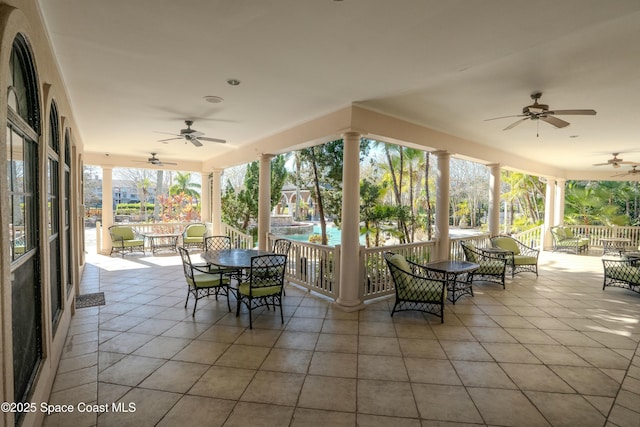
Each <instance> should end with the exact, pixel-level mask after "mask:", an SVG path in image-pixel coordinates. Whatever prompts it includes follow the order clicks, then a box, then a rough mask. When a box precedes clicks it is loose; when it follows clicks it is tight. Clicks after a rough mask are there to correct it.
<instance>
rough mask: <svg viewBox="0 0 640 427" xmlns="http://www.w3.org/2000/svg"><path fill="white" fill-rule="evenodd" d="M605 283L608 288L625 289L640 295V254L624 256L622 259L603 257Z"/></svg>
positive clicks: (634, 253)
mask: <svg viewBox="0 0 640 427" xmlns="http://www.w3.org/2000/svg"><path fill="white" fill-rule="evenodd" d="M602 266H603V267H604V283H603V284H602V290H604V288H606V287H607V286H611V287H616V288H625V289H629V290H631V291H633V292H637V293H640V253H638V252H633V253H626V254H622V256H621V257H620V258H612V257H603V258H602Z"/></svg>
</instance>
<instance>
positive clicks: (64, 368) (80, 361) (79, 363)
mask: <svg viewBox="0 0 640 427" xmlns="http://www.w3.org/2000/svg"><path fill="white" fill-rule="evenodd" d="M97 365H98V352H97V351H96V352H94V353H89V354H84V355H82V356H76V357H68V358H66V359H62V360H60V364H59V365H58V374H64V373H66V372H70V371H75V370H76V369H82V368H88V367H90V366H97Z"/></svg>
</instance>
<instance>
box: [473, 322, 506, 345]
mask: <svg viewBox="0 0 640 427" xmlns="http://www.w3.org/2000/svg"><path fill="white" fill-rule="evenodd" d="M467 329H468V330H469V332H471V334H472V335H473V336H474V338H475V339H476V340H477V341H478V342H481V343H485V342H498V343H516V342H517V341H516V339H515V338H514V337H512V336H511V335H509V334H508V333H507V332H506V331H505V330H504V329H502V328H483V327H478V326H469V327H468V328H467Z"/></svg>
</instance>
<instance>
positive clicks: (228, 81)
mask: <svg viewBox="0 0 640 427" xmlns="http://www.w3.org/2000/svg"><path fill="white" fill-rule="evenodd" d="M227 83H229V84H230V85H231V86H238V85H239V84H240V80H238V79H229V80H227Z"/></svg>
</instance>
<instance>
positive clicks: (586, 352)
mask: <svg viewBox="0 0 640 427" xmlns="http://www.w3.org/2000/svg"><path fill="white" fill-rule="evenodd" d="M569 348H570V349H571V351H573V352H574V353H576V354H577V355H578V356H580V357H581V358H582V359H584V360H586V361H587V362H589V363H590V364H591V365H593V366H595V367H597V368H609V369H625V370H626V369H627V368H628V367H629V359H627V358H626V357H623V356H621V355H620V354H618V353H616V352H615V351H613V350H610V349H608V348H604V347H599V348H594V347H569Z"/></svg>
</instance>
